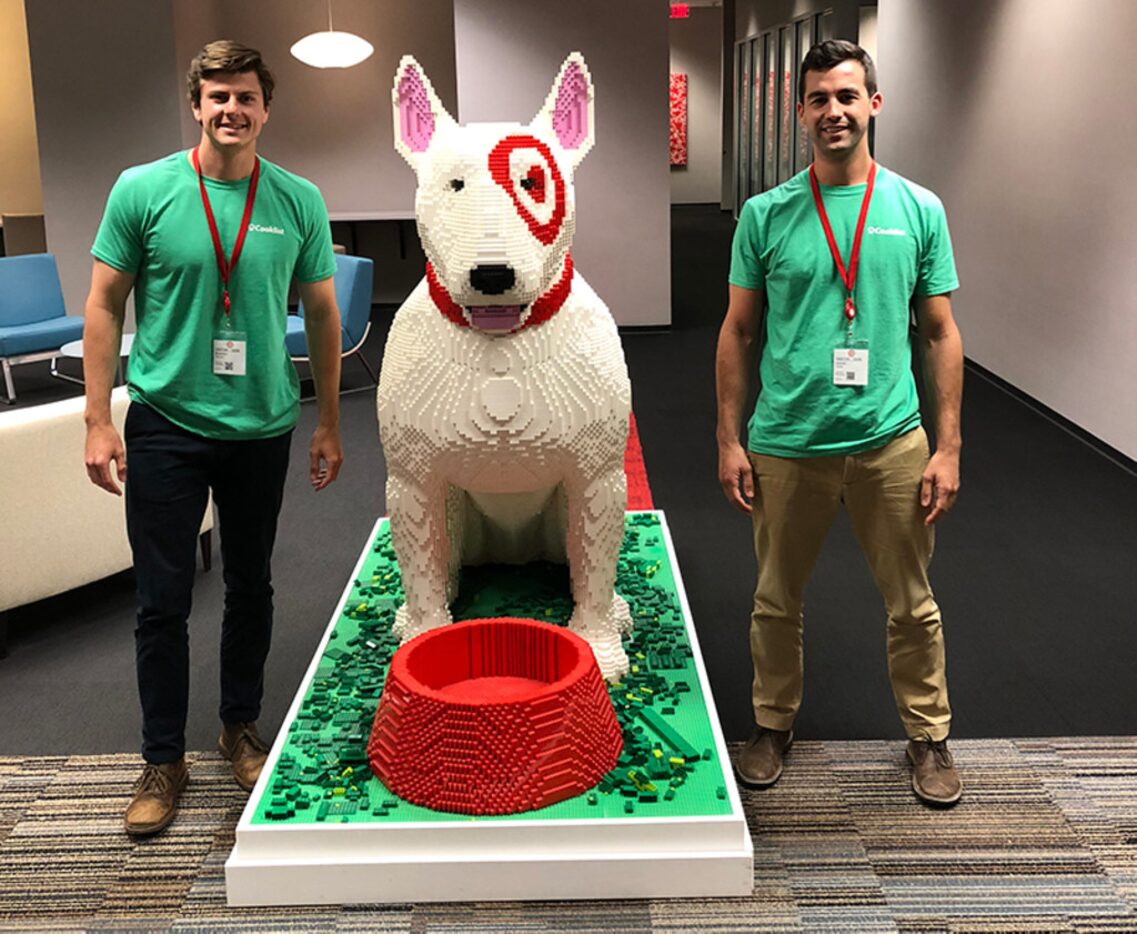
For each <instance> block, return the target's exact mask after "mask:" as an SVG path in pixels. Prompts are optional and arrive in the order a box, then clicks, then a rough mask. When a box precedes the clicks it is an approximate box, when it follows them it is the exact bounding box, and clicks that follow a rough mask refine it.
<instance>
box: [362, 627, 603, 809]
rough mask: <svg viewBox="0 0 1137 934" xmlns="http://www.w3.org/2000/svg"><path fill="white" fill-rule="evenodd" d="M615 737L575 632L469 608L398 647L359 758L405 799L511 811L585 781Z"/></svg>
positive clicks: (591, 781)
mask: <svg viewBox="0 0 1137 934" xmlns="http://www.w3.org/2000/svg"><path fill="white" fill-rule="evenodd" d="M623 744H624V743H623V737H622V735H621V733H620V726H619V724H618V723H617V722H616V714H615V712H614V711H613V709H612V702H611V701H610V700H609V698H608V691H607V688H606V687H605V684H604V679H603V678H602V677H601V676H600V669H599V668H598V667H597V665H596V659H595V658H594V657H593V655H592V650H591V649H590V648H589V646H588V643H587V642H585V641H584V640H583V639H581V638H580V636H577V635H575V634H574V633H572V632H569V631H568V630H567V629H564V628H562V627H560V626H554V625H551V624H549V623H541V622H538V621H537V620H532V619H511V618H501V619H476V620H469V621H467V622H463V623H455V624H453V625H451V626H444V627H442V628H439V629H434V630H431V631H430V632H426V633H423V634H422V635H421V636H418V637H416V638H414V639H412V640H411V641H410V642H408V643H407V644H406V645H404V646H402V647H401V648H400V649H399V650H398V651H397V652H396V653H395V655H394V658H392V659H391V667H390V669H389V671H388V673H387V683H386V685H385V686H384V688H383V696H382V697H381V698H380V700H379V709H378V710H377V711H376V713H375V722H374V725H373V726H372V728H371V740H370V742H369V743H368V745H367V758H368V761H369V763H370V765H371V771H372V772H374V773H375V775H377V776H378V777H379V779H380V780H381V781H382V782H383V784H384V785H386V786H387V787H388V788H389V789H390V790H391V791H393V792H394V793H395V794H397V795H399V797H401V798H404V799H406V800H407V801H410V802H411V803H412V804H418V805H421V806H423V807H428V808H432V809H434V810H436V811H453V812H457V813H461V814H515V813H518V812H521V811H531V810H535V809H536V808H541V807H545V806H546V805H550V804H554V803H556V802H557V801H563V800H564V799H565V798H571V797H574V796H576V795H578V794H581V793H583V792H585V791H587V790H588V789H589V788H591V787H592V786H594V785H595V784H596V783H597V782H599V781H600V779H601V778H602V777H603V776H604V774H605V773H606V772H608V771H610V770H611V769H612V768H614V767H615V765H616V759H617V757H618V756H619V755H620V751H621V749H622V748H623Z"/></svg>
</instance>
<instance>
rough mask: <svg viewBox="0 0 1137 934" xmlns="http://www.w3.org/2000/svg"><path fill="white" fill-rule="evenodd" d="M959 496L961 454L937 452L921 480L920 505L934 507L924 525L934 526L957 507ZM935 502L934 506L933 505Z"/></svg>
mask: <svg viewBox="0 0 1137 934" xmlns="http://www.w3.org/2000/svg"><path fill="white" fill-rule="evenodd" d="M958 495H959V454H956V453H952V452H950V451H936V453H935V454H933V455H932V457H931V459H930V460H929V461H928V466H927V468H926V469H925V470H924V476H923V477H921V478H920V505H921V506H923V507H924V508H925V509H927V508H928V507H929V506H931V507H932V511H931V512H929V513H928V515H927V517H926V518H925V519H924V525H932V524H933V523H934V522H935V521H936V520H938V519H939V518H940V517H941V516H942V515H944V513H946V512H948V511H949V510H950V509H951V507H952V506H954V505H955V498H956V497H957V496H958ZM933 500H934V504H933Z"/></svg>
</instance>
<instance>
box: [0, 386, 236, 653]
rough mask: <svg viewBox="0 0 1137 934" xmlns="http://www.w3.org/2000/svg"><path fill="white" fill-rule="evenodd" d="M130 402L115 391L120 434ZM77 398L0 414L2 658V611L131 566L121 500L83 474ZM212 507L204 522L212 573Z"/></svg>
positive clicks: (2, 618) (2, 633) (2, 616)
mask: <svg viewBox="0 0 1137 934" xmlns="http://www.w3.org/2000/svg"><path fill="white" fill-rule="evenodd" d="M128 404H129V400H128V398H127V394H126V388H125V387H119V388H117V389H115V390H114V392H113V394H112V396H111V413H112V416H113V418H114V421H115V424H116V425H117V426H118V429H119V431H120V432H121V431H122V425H123V420H124V419H125V417H126V409H127V406H128ZM83 409H84V400H83V397H82V396H79V397H76V398H72V399H64V400H62V401H60V402H49V403H47V404H45V405H35V406H27V407H25V408H20V409H15V410H12V411H8V412H2V413H0V656H3V654H4V652H5V649H6V644H7V611H8V610H10V609H12V608H13V607H18V606H23V605H24V604H26V603H33V602H34V601H36V600H43V599H45V598H47V597H51V596H54V595H56V594H59V593H63V592H64V591H67V590H71V589H73V588H75V587H79V586H81V585H83V584H89V583H91V582H92V581H96V580H99V579H100V578H103V577H108V576H109V575H111V574H117V573H118V572H119V571H123V570H126V569H127V568H129V567H130V566H131V565H132V564H133V561H132V560H131V554H130V543H129V542H128V541H127V537H126V516H125V511H124V508H123V498H122V497H121V496H112V495H111V494H109V493H107V492H106V491H104V490H101V489H99V488H98V487H96V486H95V485H94V484H92V483H91V481H90V480H89V479H88V478H87V471H86V469H85V468H84V466H83V447H84V443H85V440H86V427H85V425H84V422H83ZM212 528H213V509H212V503H211V504H210V505H209V506H208V507H207V508H206V510H205V516H204V518H203V521H202V526H201V531H202V541H201V545H202V558H203V561H204V563H205V567H206V569H207V570H208V568H209V565H210V554H211V550H210V548H211V542H210V530H211V529H212Z"/></svg>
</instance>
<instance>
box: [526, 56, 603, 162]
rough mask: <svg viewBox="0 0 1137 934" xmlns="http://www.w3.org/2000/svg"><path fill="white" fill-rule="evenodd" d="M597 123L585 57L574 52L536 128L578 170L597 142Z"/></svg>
mask: <svg viewBox="0 0 1137 934" xmlns="http://www.w3.org/2000/svg"><path fill="white" fill-rule="evenodd" d="M595 123H596V114H595V110H594V109H593V92H592V78H591V77H590V76H589V74H588V66H587V65H586V64H585V63H584V56H582V55H581V54H580V53H579V52H573V53H572V54H571V55H569V57H568V58H566V59H565V61H564V64H563V65H561V70H560V73H559V74H558V75H557V79H556V81H554V82H553V88H552V90H551V91H549V96H548V98H546V100H545V107H544V109H543V110H542V111H541V113H540V114H538V115H537V118H536V119H535V120H534V122H533V124H534V126H537V125H541V126H543V127H544V128H545V129H546V130H547V131H549V132H551V134H552V136H553V137H554V138H555V139H556V141H557V142H558V143H559V144H560V147H561V149H562V150H564V152H565V154H566V155H567V156H568V158H569V162H570V163H571V164H572V166H573V168H575V167H576V166H578V165H579V164H580V162H581V160H583V159H584V157H585V156H586V155H588V151H589V150H590V149H592V144H593V143H594V142H595V141H596V125H595Z"/></svg>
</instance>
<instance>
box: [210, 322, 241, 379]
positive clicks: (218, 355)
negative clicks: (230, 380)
mask: <svg viewBox="0 0 1137 934" xmlns="http://www.w3.org/2000/svg"><path fill="white" fill-rule="evenodd" d="M247 346H248V344H247V342H246V340H245V335H244V333H243V332H241V331H221V332H220V333H218V334H216V335H214V337H213V372H214V375H216V376H244V375H245V358H246V349H247Z"/></svg>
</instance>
